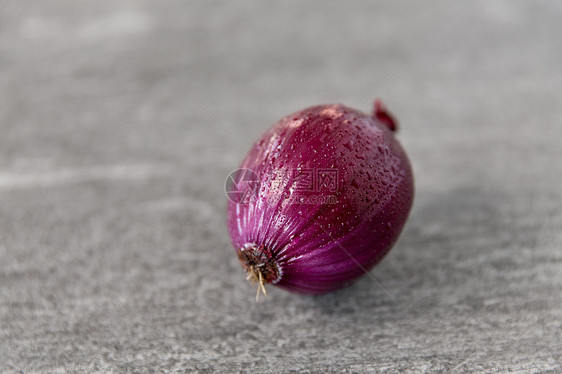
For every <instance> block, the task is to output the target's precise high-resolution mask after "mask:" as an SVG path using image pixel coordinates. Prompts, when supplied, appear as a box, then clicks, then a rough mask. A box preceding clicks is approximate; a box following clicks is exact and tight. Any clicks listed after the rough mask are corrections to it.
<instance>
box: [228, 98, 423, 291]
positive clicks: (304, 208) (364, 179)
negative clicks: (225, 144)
mask: <svg viewBox="0 0 562 374" xmlns="http://www.w3.org/2000/svg"><path fill="white" fill-rule="evenodd" d="M395 129H396V122H395V121H394V119H393V117H392V116H391V115H390V114H389V113H388V112H387V111H386V109H385V108H384V106H382V104H381V103H380V102H379V101H377V102H375V112H374V114H373V115H372V116H369V115H366V114H364V113H362V112H359V111H357V110H354V109H351V108H348V107H346V106H343V105H341V104H334V105H319V106H313V107H310V108H307V109H304V110H302V111H299V112H296V113H293V114H291V115H289V116H286V117H284V118H282V119H281V120H280V121H279V122H278V123H276V124H275V125H274V126H273V127H272V128H271V129H270V130H269V131H267V132H266V133H265V134H263V136H261V137H260V139H259V140H258V141H257V142H256V143H255V144H254V145H253V146H252V148H251V149H250V151H249V153H248V155H247V156H246V158H245V159H244V161H243V162H242V164H241V166H240V168H242V169H250V170H252V171H254V172H255V173H256V175H257V176H258V179H259V186H258V187H259V190H256V191H255V192H256V193H255V194H254V198H253V199H250V200H249V201H247V202H245V203H241V202H239V201H233V200H230V201H229V203H228V230H229V235H230V238H231V241H232V244H233V246H234V248H235V249H236V251H237V253H238V256H239V258H240V260H241V262H242V265H243V266H244V267H245V268H246V270H248V271H249V272H251V273H252V274H251V275H252V276H253V277H254V278H255V279H256V280H258V281H259V278H260V277H261V278H262V280H263V283H266V284H267V283H272V284H274V285H276V286H279V287H282V288H285V289H287V290H290V291H293V292H298V293H304V294H322V293H327V292H331V291H334V290H337V289H340V288H342V287H345V286H348V285H350V284H351V283H353V282H354V281H355V280H357V279H358V278H359V277H361V276H362V275H364V274H365V273H366V272H367V271H369V270H370V269H371V268H372V267H373V266H374V265H375V264H377V263H378V262H379V261H380V260H381V259H382V258H383V257H384V256H385V255H386V254H387V253H388V251H389V250H390V249H391V247H392V245H393V244H394V243H395V241H396V240H397V238H398V236H399V234H400V232H401V231H402V228H403V226H404V223H405V222H406V219H407V218H408V214H409V211H410V208H411V206H412V202H413V196H414V184H413V175H412V169H411V166H410V162H409V160H408V157H407V155H406V153H405V152H404V150H403V149H402V147H401V145H400V144H399V143H398V141H397V140H396V138H395V135H394V133H393V131H394V130H395ZM303 173H304V174H306V175H308V177H310V178H308V179H307V178H305V179H304V182H303V180H302V179H301V177H302V174H303ZM322 173H324V177H325V176H326V175H327V174H330V173H331V176H332V177H333V176H334V174H335V178H336V180H337V183H336V186H334V184H333V183H332V184H329V178H328V179H326V178H324V177H322ZM306 175H305V177H306ZM314 177H316V178H314ZM309 179H316V180H315V181H314V183H312V188H309V187H311V184H310V183H309ZM318 180H321V181H323V182H325V184H324V185H322V184H321V183H317V181H318ZM327 181H328V182H327ZM303 183H304V187H305V188H304V189H303ZM334 187H335V188H334ZM243 188H251V186H246V187H243ZM260 269H261V271H262V272H261V273H260V272H259V271H258V272H256V271H257V270H260Z"/></svg>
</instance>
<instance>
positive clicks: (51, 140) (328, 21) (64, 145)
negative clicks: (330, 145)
mask: <svg viewBox="0 0 562 374" xmlns="http://www.w3.org/2000/svg"><path fill="white" fill-rule="evenodd" d="M561 20H562V6H561V3H560V2H559V1H555V0H552V1H533V2H531V1H493V2H490V1H474V2H470V3H451V2H446V1H434V2H431V3H429V2H414V1H407V2H379V1H353V2H347V3H346V2H339V1H322V2H299V1H283V2H275V3H273V2H267V3H266V2H260V1H240V2H208V1H188V2H180V1H171V2H150V1H119V2H116V1H109V0H104V1H93V0H92V1H80V2H76V1H70V0H65V1H55V2H41V1H34V2H22V1H15V0H14V1H2V2H0V87H1V89H0V371H1V372H2V373H17V372H25V373H35V372H38V373H39V372H42V373H47V372H55V373H58V372H73V373H83V372H100V373H102V372H104V373H105V372H138V373H141V372H158V373H160V372H183V371H184V370H187V371H192V372H201V373H205V372H242V373H253V372H256V373H289V372H299V373H330V372H334V373H398V372H409V373H424V372H427V373H440V372H442V373H449V372H451V373H473V372H477V373H505V372H515V373H557V372H561V371H562V353H561V352H562V336H561V335H562V334H561V331H562V296H561V287H562V255H561V244H562V230H561V228H562V206H561V202H562V187H561V183H562V125H561V123H560V121H561V119H562V91H561V87H562V69H561V67H562V23H561ZM375 96H376V97H381V98H383V99H384V101H385V102H386V103H387V105H388V107H389V108H390V109H391V110H392V111H393V112H394V113H395V115H396V116H397V117H398V118H399V120H400V123H401V131H400V133H399V134H398V136H399V139H400V141H401V142H402V144H403V145H404V147H405V149H406V150H407V151H408V153H409V155H410V158H411V161H412V164H413V167H414V170H415V176H416V200H415V203H414V207H413V210H412V213H411V217H410V219H409V221H408V224H407V226H406V228H405V230H404V232H403V234H402V236H401V238H400V240H399V242H398V244H397V245H396V246H395V248H394V249H393V251H392V252H391V253H390V254H389V255H388V257H387V258H386V259H385V260H384V261H383V262H382V263H381V264H380V265H379V266H377V267H376V268H375V269H374V270H373V272H372V273H371V274H372V277H371V278H369V277H365V278H364V279H362V280H361V281H360V282H358V283H357V284H356V285H354V286H353V287H351V288H348V289H345V290H342V291H339V292H336V293H333V294H329V295H325V296H320V297H306V296H298V295H293V294H290V293H287V292H284V291H282V290H277V289H274V288H273V287H270V289H269V291H270V295H269V296H268V298H267V299H263V300H260V302H259V303H256V302H255V300H254V295H255V288H253V287H251V286H250V285H249V284H247V282H246V281H245V279H244V274H243V272H242V271H241V269H240V266H239V264H238V263H237V259H236V258H235V255H234V253H233V250H232V248H231V247H230V244H229V243H228V238H227V235H226V225H225V206H226V197H225V194H224V187H223V184H224V181H225V178H226V176H227V175H228V173H229V172H230V171H232V170H233V169H235V168H236V167H237V166H238V163H239V162H240V161H241V159H242V158H243V156H244V154H245V148H248V147H249V146H250V145H251V144H252V142H253V141H254V140H255V139H256V138H257V137H258V136H259V135H260V134H261V133H262V132H263V131H265V129H266V128H268V127H269V126H270V125H271V124H272V123H274V122H276V121H277V120H278V119H279V118H280V117H282V116H284V115H286V114H289V113H291V112H293V111H296V110H299V109H302V108H304V107H306V106H309V105H313V104H320V103H333V102H341V103H345V104H347V105H349V106H353V107H360V108H361V109H363V110H365V111H370V109H371V103H372V100H373V99H374V97H375Z"/></svg>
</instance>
